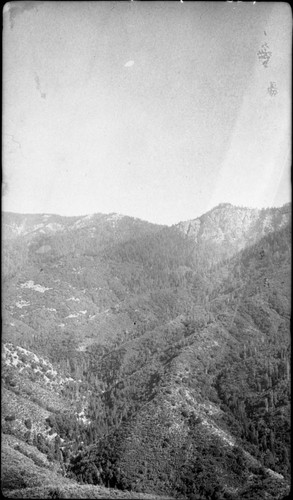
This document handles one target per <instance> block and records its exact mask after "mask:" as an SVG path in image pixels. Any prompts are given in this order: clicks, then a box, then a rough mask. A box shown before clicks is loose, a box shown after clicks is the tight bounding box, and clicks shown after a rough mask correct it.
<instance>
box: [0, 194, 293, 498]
mask: <svg viewBox="0 0 293 500" xmlns="http://www.w3.org/2000/svg"><path fill="white" fill-rule="evenodd" d="M290 210H291V207H290V206H289V205H285V206H284V207H282V208H280V209H279V208H276V209H266V210H263V211H259V210H250V209H242V208H237V207H232V206H231V205H228V204H225V205H220V206H219V207H216V208H215V209H214V210H212V211H210V212H209V213H208V214H205V215H204V216H202V217H200V218H199V219H195V220H194V221H190V222H188V223H180V224H179V225H178V226H173V227H171V228H168V227H164V226H156V225H152V224H149V223H146V222H143V221H140V220H138V219H131V218H129V217H123V216H117V215H116V214H115V215H113V214H112V215H110V216H106V215H99V214H98V215H94V216H85V217H75V218H66V217H59V216H47V215H45V216H44V215H36V216H31V215H29V216H27V215H25V216H21V215H19V214H4V216H3V221H4V224H5V227H6V231H4V237H5V232H6V240H5V242H4V248H3V286H2V290H3V298H4V301H3V348H2V353H3V357H4V365H3V366H4V367H3V372H2V375H3V408H4V412H3V422H2V424H3V432H4V439H5V440H6V441H5V443H6V448H5V450H6V451H5V453H7V454H8V455H7V456H9V457H11V458H10V459H9V460H8V464H9V466H8V467H7V468H6V470H5V471H4V478H3V481H4V483H3V484H4V485H6V486H5V488H6V490H7V491H8V490H9V495H12V494H13V495H14V496H15V497H25V496H28V495H35V497H37V495H38V494H39V495H40V491H39V489H38V488H39V487H40V485H41V484H42V475H39V476H38V472H36V471H34V472H31V471H24V472H23V474H22V475H21V477H24V478H27V479H25V480H24V481H23V482H21V481H20V480H18V479H17V477H18V475H17V473H16V469H17V467H16V465H15V464H16V463H20V460H19V458H17V457H16V456H14V455H13V453H16V452H17V453H24V454H26V455H27V456H28V453H29V454H30V455H29V456H34V457H38V458H37V459H36V460H37V461H38V460H39V462H38V463H36V462H35V466H36V465H37V466H38V467H39V464H40V463H41V462H42V464H43V467H46V470H47V469H48V470H49V468H50V470H51V472H52V474H53V473H54V474H55V476H54V478H55V479H54V481H53V480H52V484H54V485H56V484H57V483H56V481H57V479H56V477H57V478H58V480H59V482H60V481H61V483H60V485H58V488H59V489H60V488H61V489H60V491H59V493H58V494H59V496H60V495H63V497H65V498H70V497H71V496H75V495H74V493H72V491H74V492H75V493H76V494H77V495H78V496H75V497H78V498H91V495H93V496H94V495H97V490H95V492H94V491H93V490H90V488H94V486H82V487H83V488H88V489H87V490H86V489H83V490H78V493H77V490H76V487H77V483H75V486H72V484H74V483H70V485H71V486H68V485H69V482H70V481H78V482H79V483H82V484H84V483H89V484H90V485H100V486H99V487H100V488H105V487H106V488H109V490H107V491H108V493H109V495H110V496H109V498H116V496H117V495H119V494H121V495H122V494H125V495H131V494H133V495H138V494H141V495H142V494H143V493H144V494H150V495H153V496H152V498H154V497H155V496H156V495H164V496H165V497H166V496H168V497H173V498H188V499H189V498H190V499H191V498H192V499H224V498H226V499H231V500H232V499H234V500H237V499H240V498H249V499H259V498H268V499H271V500H273V499H275V498H276V499H282V498H283V497H284V496H285V495H286V493H287V492H288V488H289V486H288V485H289V478H290V414H289V410H290V348H289V347H290V338H289V329H290V314H291V309H290V308H291V300H290V286H291V284H290V275H291V225H290ZM48 221H49V222H48ZM15 439H17V440H20V441H18V444H17V443H15V441H13V440H15ZM15 446H18V448H19V447H20V448H21V449H20V450H19V449H18V448H15ZM13 450H14V451H13ZM40 454H41V455H40ZM17 460H18V461H17ZM10 464H11V466H10ZM13 464H14V465H13ZM44 464H45V465H44ZM38 477H39V479H38ZM29 478H34V480H33V481H32V482H31V483H30V479H29ZM14 479H15V481H14ZM63 481H65V482H66V481H67V483H66V484H65V483H63ZM33 487H34V488H35V489H34V490H32V488H33ZM97 487H98V486H95V488H97ZM56 488H57V486H56ZM56 488H55V489H54V488H53V490H54V491H53V490H52V491H51V492H50V491H49V490H48V489H47V490H45V489H44V490H43V491H42V493H41V495H42V496H41V497H42V498H51V497H52V495H55V494H56V491H55V490H56ZM62 488H63V489H62ZM70 488H73V490H70ZM74 488H75V489H74ZM79 488H81V486H79ZM111 488H117V489H116V490H111ZM12 490H13V492H12ZM61 490H62V491H61ZM123 490H124V491H123ZM125 490H128V492H127V491H125ZM70 491H71V493H70ZM105 491H106V490H105ZM54 492H55V493H54ZM136 492H137V493H136ZM50 495H51V496H50ZM64 495H65V496H64ZM61 497H62V496H61ZM130 497H131V496H129V497H127V498H130ZM95 498H97V496H96V497H95ZM117 498H120V497H119V496H117ZM121 498H122V496H121Z"/></svg>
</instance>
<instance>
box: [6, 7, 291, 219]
mask: <svg viewBox="0 0 293 500" xmlns="http://www.w3.org/2000/svg"><path fill="white" fill-rule="evenodd" d="M3 24H4V27H3V41H4V51H3V152H2V158H3V160H2V161H3V191H2V192H3V209H4V210H7V211H13V212H21V213H59V214H62V215H86V214H91V213H95V212H103V213H114V212H115V213H122V214H125V215H131V216H134V217H139V218H141V219H145V220H149V221H151V222H158V223H164V224H173V223H176V222H178V221H180V220H187V219H192V218H195V217H197V216H199V215H201V214H202V213H204V212H205V211H207V210H209V209H210V208H212V207H213V206H215V205H217V204H218V203H221V202H229V203H232V204H235V205H243V206H256V207H266V206H280V205H282V204H283V203H286V202H287V201H290V198H291V185H290V161H291V139H290V137H291V114H290V109H291V32H292V15H291V10H290V6H289V4H286V3H284V2H283V3H282V2H273V3H268V2H267V3H262V2H256V3H255V4H254V5H253V3H252V2H249V3H248V2H233V3H230V2H229V3H228V2H183V3H182V2H114V1H113V2H112V1H111V2H84V1H77V2H63V1H61V2H42V1H39V2H38V1H26V2H10V3H9V4H6V5H5V8H4V10H3ZM134 62H135V63H134ZM125 68H131V70H129V71H128V70H127V71H126V69H125ZM271 82H273V84H274V87H273V89H274V92H269V89H271V88H272V87H271Z"/></svg>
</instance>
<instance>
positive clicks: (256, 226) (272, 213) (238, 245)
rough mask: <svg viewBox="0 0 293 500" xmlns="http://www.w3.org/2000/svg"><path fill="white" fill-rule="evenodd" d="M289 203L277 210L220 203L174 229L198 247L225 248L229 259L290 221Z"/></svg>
mask: <svg viewBox="0 0 293 500" xmlns="http://www.w3.org/2000/svg"><path fill="white" fill-rule="evenodd" d="M290 215H291V208H290V203H288V204H286V205H284V206H283V207H281V208H268V209H257V208H244V207H235V206H233V205H231V204H229V203H221V204H220V205H218V206H217V207H215V208H214V209H212V210H210V211H209V212H207V213H205V214H204V215H202V216H201V217H198V218H196V219H193V220H188V221H183V222H179V224H177V225H176V227H177V228H178V229H179V230H180V231H182V232H183V233H185V234H186V235H187V236H188V237H190V238H192V239H193V240H194V241H195V242H196V243H198V244H201V245H203V244H205V243H206V242H209V243H211V244H215V245H216V246H219V245H220V246H222V247H226V250H227V251H228V255H229V256H232V255H233V254H234V253H236V252H237V251H239V250H242V249H243V248H244V247H246V246H247V245H252V244H253V243H256V242H257V241H258V240H259V239H260V238H262V237H263V236H265V235H266V234H268V233H270V232H272V231H275V230H276V229H280V228H282V227H284V226H285V225H286V224H287V223H288V222H289V220H290Z"/></svg>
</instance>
